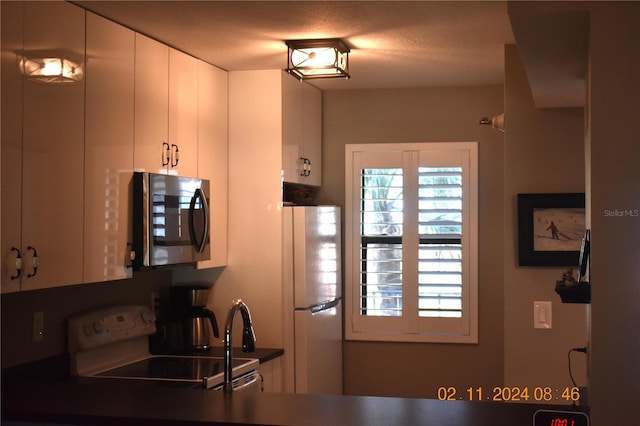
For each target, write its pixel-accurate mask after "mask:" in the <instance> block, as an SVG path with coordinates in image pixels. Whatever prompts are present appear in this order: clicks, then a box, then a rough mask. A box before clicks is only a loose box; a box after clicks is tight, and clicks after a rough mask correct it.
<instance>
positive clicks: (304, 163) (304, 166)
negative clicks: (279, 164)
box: [300, 157, 311, 177]
mask: <svg viewBox="0 0 640 426" xmlns="http://www.w3.org/2000/svg"><path fill="white" fill-rule="evenodd" d="M300 163H301V167H300V176H302V177H308V176H309V175H310V174H311V160H309V159H308V158H304V157H300Z"/></svg>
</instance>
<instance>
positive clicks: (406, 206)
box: [345, 142, 478, 343]
mask: <svg viewBox="0 0 640 426" xmlns="http://www.w3.org/2000/svg"><path fill="white" fill-rule="evenodd" d="M477 158H478V155H477V144H476V143H474V142H451V143H411V144H367V145H347V147H346V211H345V213H346V235H345V242H346V253H345V254H346V256H345V271H346V272H345V285H346V290H345V293H346V294H345V298H346V302H347V303H346V320H347V322H346V324H347V325H346V336H347V339H350V340H388V341H408V342H459V343H476V342H477V235H478V230H477V192H478V190H477Z"/></svg>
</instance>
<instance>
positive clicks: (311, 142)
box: [301, 84, 322, 186]
mask: <svg viewBox="0 0 640 426" xmlns="http://www.w3.org/2000/svg"><path fill="white" fill-rule="evenodd" d="M302 91H303V102H304V106H303V112H304V117H303V129H302V145H303V153H304V154H303V157H304V158H306V159H307V160H308V161H309V164H308V165H307V166H308V168H309V169H308V171H307V172H308V173H305V174H306V175H307V176H306V178H305V179H304V180H303V181H302V182H301V183H305V184H307V185H315V186H320V185H321V184H322V92H321V91H320V90H319V89H317V88H315V87H313V86H310V85H308V84H303V85H302Z"/></svg>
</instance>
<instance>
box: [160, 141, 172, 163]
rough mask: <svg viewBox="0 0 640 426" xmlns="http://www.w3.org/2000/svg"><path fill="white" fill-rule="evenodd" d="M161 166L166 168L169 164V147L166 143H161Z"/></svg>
mask: <svg viewBox="0 0 640 426" xmlns="http://www.w3.org/2000/svg"><path fill="white" fill-rule="evenodd" d="M161 159H162V166H163V167H164V166H168V165H169V163H170V162H171V147H170V146H169V144H168V143H166V142H162V155H161Z"/></svg>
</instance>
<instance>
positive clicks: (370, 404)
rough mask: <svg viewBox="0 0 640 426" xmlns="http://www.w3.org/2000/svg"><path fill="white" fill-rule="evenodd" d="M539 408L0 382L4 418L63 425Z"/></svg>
mask: <svg viewBox="0 0 640 426" xmlns="http://www.w3.org/2000/svg"><path fill="white" fill-rule="evenodd" d="M539 409H555V410H566V411H569V410H580V411H582V410H583V409H582V408H580V407H571V406H568V405H564V406H560V405H555V406H549V405H533V404H514V403H496V402H475V401H474V402H470V401H438V400H429V399H414V398H389V397H368V396H341V395H298V394H284V393H260V392H235V393H233V394H232V395H225V394H224V393H223V392H221V391H204V390H194V389H177V388H172V387H166V386H154V385H152V384H150V383H149V382H136V383H126V384H125V383H124V382H123V381H109V382H108V383H107V382H104V381H101V382H97V381H89V382H84V383H73V382H59V383H53V382H35V381H32V382H20V381H15V382H11V381H10V382H8V383H5V382H3V383H2V419H3V423H4V422H5V421H13V422H30V423H32V424H33V423H34V422H42V423H47V424H52V423H59V424H67V425H98V426H100V425H107V424H108V425H116V424H122V425H129V424H135V425H151V424H153V425H165V424H166V425H169V424H170V425H193V426H195V425H204V424H242V425H244V424H246V425H249V424H253V425H287V426H326V425H349V426H350V425H366V426H378V425H380V426H388V425H394V426H416V425H425V426H429V425H433V426H514V425H518V426H520V425H527V424H528V425H530V424H532V419H533V415H534V413H535V412H536V411H537V410H539Z"/></svg>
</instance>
